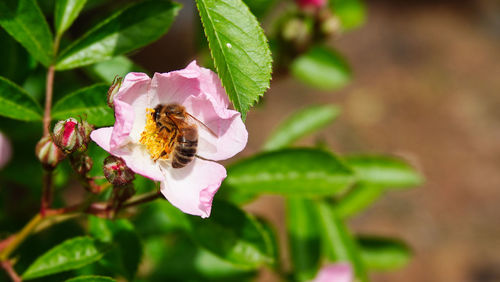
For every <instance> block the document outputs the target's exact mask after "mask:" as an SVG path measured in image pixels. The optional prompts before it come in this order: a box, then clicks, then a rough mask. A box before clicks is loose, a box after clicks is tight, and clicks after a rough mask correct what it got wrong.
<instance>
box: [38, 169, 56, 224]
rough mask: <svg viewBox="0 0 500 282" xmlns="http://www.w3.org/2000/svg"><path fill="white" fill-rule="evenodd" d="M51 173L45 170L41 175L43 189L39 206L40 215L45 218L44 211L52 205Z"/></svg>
mask: <svg viewBox="0 0 500 282" xmlns="http://www.w3.org/2000/svg"><path fill="white" fill-rule="evenodd" d="M52 190H53V181H52V171H48V170H45V171H44V173H43V189H42V201H41V204H40V215H41V216H42V217H45V211H46V210H47V209H49V208H50V205H51V204H52Z"/></svg>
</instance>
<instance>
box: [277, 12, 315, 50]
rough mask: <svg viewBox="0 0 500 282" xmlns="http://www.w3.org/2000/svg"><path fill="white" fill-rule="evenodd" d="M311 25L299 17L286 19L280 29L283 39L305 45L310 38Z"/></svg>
mask: <svg viewBox="0 0 500 282" xmlns="http://www.w3.org/2000/svg"><path fill="white" fill-rule="evenodd" d="M311 33H312V27H311V26H310V25H309V24H308V22H306V21H304V20H303V19H300V18H292V19H290V20H288V21H287V22H286V23H285V24H284V25H283V29H282V30H281V35H282V37H283V39H284V40H286V41H289V42H292V43H294V44H295V45H296V46H299V47H301V46H304V45H307V43H308V42H309V40H310V39H311Z"/></svg>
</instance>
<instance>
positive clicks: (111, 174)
mask: <svg viewBox="0 0 500 282" xmlns="http://www.w3.org/2000/svg"><path fill="white" fill-rule="evenodd" d="M103 170H104V176H105V177H106V179H107V180H108V181H109V183H111V184H113V185H114V186H122V185H125V184H128V183H130V182H132V180H134V178H135V175H134V172H133V171H132V170H130V168H128V166H127V165H126V164H125V161H123V159H122V158H118V157H115V156H109V157H107V158H106V159H105V160H104V166H103Z"/></svg>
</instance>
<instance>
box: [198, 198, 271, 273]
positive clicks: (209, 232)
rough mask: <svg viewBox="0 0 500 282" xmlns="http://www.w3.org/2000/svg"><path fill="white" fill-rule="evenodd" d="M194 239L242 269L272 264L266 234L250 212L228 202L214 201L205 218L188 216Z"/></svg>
mask: <svg viewBox="0 0 500 282" xmlns="http://www.w3.org/2000/svg"><path fill="white" fill-rule="evenodd" d="M189 220H190V222H191V230H190V231H189V234H190V236H191V237H192V238H193V240H194V241H195V242H197V243H198V244H200V245H201V246H203V247H204V248H205V249H207V250H209V251H210V252H212V253H213V254H215V255H217V256H218V257H220V258H221V259H223V260H225V261H227V262H230V263H231V264H234V265H236V266H238V267H239V268H242V269H247V270H251V269H256V268H258V267H259V266H261V265H263V264H272V263H273V258H274V257H273V247H272V246H270V245H269V243H270V241H269V238H266V236H268V233H267V232H265V230H264V229H263V227H262V225H261V224H260V223H259V222H258V221H257V220H256V219H255V218H254V217H252V216H251V215H249V214H247V213H245V212H244V211H243V210H240V209H239V208H238V207H236V206H233V205H231V204H229V203H226V202H222V201H218V202H215V203H214V205H213V209H212V214H211V215H210V217H209V218H206V219H203V218H200V217H193V216H191V217H189Z"/></svg>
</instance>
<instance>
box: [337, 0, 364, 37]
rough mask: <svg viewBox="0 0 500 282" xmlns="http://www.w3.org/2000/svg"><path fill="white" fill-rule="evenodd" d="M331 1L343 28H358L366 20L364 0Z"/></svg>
mask: <svg viewBox="0 0 500 282" xmlns="http://www.w3.org/2000/svg"><path fill="white" fill-rule="evenodd" d="M329 2H330V7H331V9H332V11H333V14H334V15H335V16H337V17H338V18H339V20H340V24H341V26H342V29H343V30H350V29H354V28H357V27H359V26H361V25H362V24H363V23H364V22H365V13H366V12H365V5H364V4H363V1H362V0H330V1H329Z"/></svg>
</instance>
